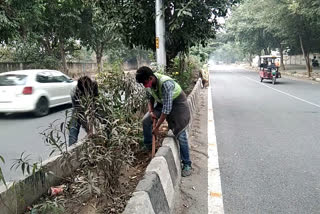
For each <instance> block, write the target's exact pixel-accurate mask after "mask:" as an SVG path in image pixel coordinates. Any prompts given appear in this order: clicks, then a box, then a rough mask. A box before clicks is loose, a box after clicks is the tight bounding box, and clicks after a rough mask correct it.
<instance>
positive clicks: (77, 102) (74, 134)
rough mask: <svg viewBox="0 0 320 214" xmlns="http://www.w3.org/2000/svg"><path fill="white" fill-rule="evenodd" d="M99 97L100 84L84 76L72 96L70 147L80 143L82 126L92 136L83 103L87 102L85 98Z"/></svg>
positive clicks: (79, 80)
mask: <svg viewBox="0 0 320 214" xmlns="http://www.w3.org/2000/svg"><path fill="white" fill-rule="evenodd" d="M98 95H99V94H98V84H97V82H96V81H93V80H91V79H90V77H88V76H83V77H80V78H79V79H78V83H77V87H76V88H75V90H74V91H73V94H72V95H71V98H72V106H73V110H72V118H71V121H70V130H69V146H71V145H73V144H75V143H76V142H77V141H78V135H79V132H80V128H81V126H82V127H83V128H84V129H85V130H86V132H87V134H92V133H91V132H92V130H90V127H89V126H88V122H87V121H86V118H85V114H84V112H85V111H86V109H83V108H84V106H86V105H84V103H82V102H83V101H84V100H85V99H84V98H85V97H87V98H90V97H93V98H95V97H97V96H98ZM93 104H94V102H92V105H93Z"/></svg>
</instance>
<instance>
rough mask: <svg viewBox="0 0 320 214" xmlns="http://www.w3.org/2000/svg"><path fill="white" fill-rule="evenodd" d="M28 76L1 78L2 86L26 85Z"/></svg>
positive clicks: (0, 84) (19, 75)
mask: <svg viewBox="0 0 320 214" xmlns="http://www.w3.org/2000/svg"><path fill="white" fill-rule="evenodd" d="M26 80H27V75H23V74H7V75H1V76H0V86H16V85H25V84H26Z"/></svg>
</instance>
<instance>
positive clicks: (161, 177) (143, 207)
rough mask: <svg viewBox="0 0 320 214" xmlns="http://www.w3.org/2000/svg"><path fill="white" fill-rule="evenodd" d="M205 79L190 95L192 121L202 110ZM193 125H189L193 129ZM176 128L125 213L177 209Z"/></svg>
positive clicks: (160, 213) (178, 165) (154, 213)
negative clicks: (200, 105) (201, 93)
mask: <svg viewBox="0 0 320 214" xmlns="http://www.w3.org/2000/svg"><path fill="white" fill-rule="evenodd" d="M200 89H201V83H200V80H198V81H197V83H196V85H195V87H194V88H193V90H192V92H191V93H190V94H189V96H188V104H189V108H190V111H191V122H192V121H193V118H194V115H195V113H196V112H197V111H198V109H199V106H198V100H199V99H198V97H199V95H200ZM190 127H191V126H189V128H188V132H189V131H190V130H189V129H190ZM178 145H179V144H178V142H177V141H176V139H175V137H174V136H173V135H172V132H169V136H168V137H166V138H165V139H164V141H163V143H162V147H161V148H159V150H158V151H157V153H156V155H155V157H154V158H153V159H152V160H151V162H150V163H149V165H148V167H147V169H146V173H145V175H144V177H143V179H142V180H141V181H140V182H139V184H138V186H137V188H136V191H135V192H134V193H133V196H132V197H131V199H130V200H129V202H128V204H127V206H126V209H125V211H124V212H123V214H141V213H146V214H169V213H173V210H174V204H175V198H177V197H176V194H178V192H179V188H180V181H181V160H180V154H179V146H178Z"/></svg>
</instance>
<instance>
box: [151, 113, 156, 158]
mask: <svg viewBox="0 0 320 214" xmlns="http://www.w3.org/2000/svg"><path fill="white" fill-rule="evenodd" d="M155 127H156V120H155V119H153V124H152V128H153V129H154V128H155ZM155 153H156V135H155V134H152V153H151V157H152V158H153V157H154V155H155Z"/></svg>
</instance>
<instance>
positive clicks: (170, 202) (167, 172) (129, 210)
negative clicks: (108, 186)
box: [0, 80, 201, 214]
mask: <svg viewBox="0 0 320 214" xmlns="http://www.w3.org/2000/svg"><path fill="white" fill-rule="evenodd" d="M200 89H201V84H200V80H198V81H197V83H196V85H195V87H194V88H193V91H192V92H191V93H190V95H189V96H188V104H189V108H190V111H191V121H190V122H192V120H193V117H194V114H195V112H196V111H197V110H198V107H199V106H198V96H199V95H200ZM189 129H190V126H189V128H188V131H189ZM82 144H83V143H78V144H77V145H74V146H72V147H70V150H69V151H70V152H69V153H70V156H68V157H65V156H56V157H53V158H50V159H48V160H46V161H45V162H43V163H42V168H43V170H40V171H38V172H36V173H35V174H34V175H32V176H29V177H27V178H25V179H23V180H20V181H17V182H15V183H11V184H8V188H3V189H0V213H1V214H12V213H24V212H25V211H26V208H27V206H31V205H32V204H33V203H34V202H35V201H37V200H38V199H39V198H40V197H41V196H42V195H43V194H45V193H47V192H48V189H49V188H50V187H52V186H55V185H58V184H59V183H61V181H62V180H63V179H64V178H66V177H68V176H70V175H71V174H72V173H73V172H74V171H75V170H76V169H77V168H78V167H79V166H80V163H79V162H78V161H76V160H78V159H79V158H78V157H79V155H80V151H81V148H82ZM180 180H181V160H180V154H179V146H178V143H177V141H176V139H175V137H174V136H173V134H172V133H171V134H169V136H168V137H166V138H165V139H164V141H163V143H162V147H161V148H159V150H158V151H157V153H156V155H155V157H154V158H153V159H152V161H151V162H150V163H149V165H148V167H147V169H146V173H145V175H144V177H143V179H142V180H141V181H140V182H139V184H138V185H137V187H136V190H135V192H134V193H133V196H132V197H131V199H130V200H129V202H128V204H127V206H126V209H125V211H124V213H125V214H135V213H136V214H142V213H143V214H168V213H172V210H173V208H174V203H175V201H174V200H175V194H176V193H177V192H178V190H179V187H180V185H179V184H180Z"/></svg>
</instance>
